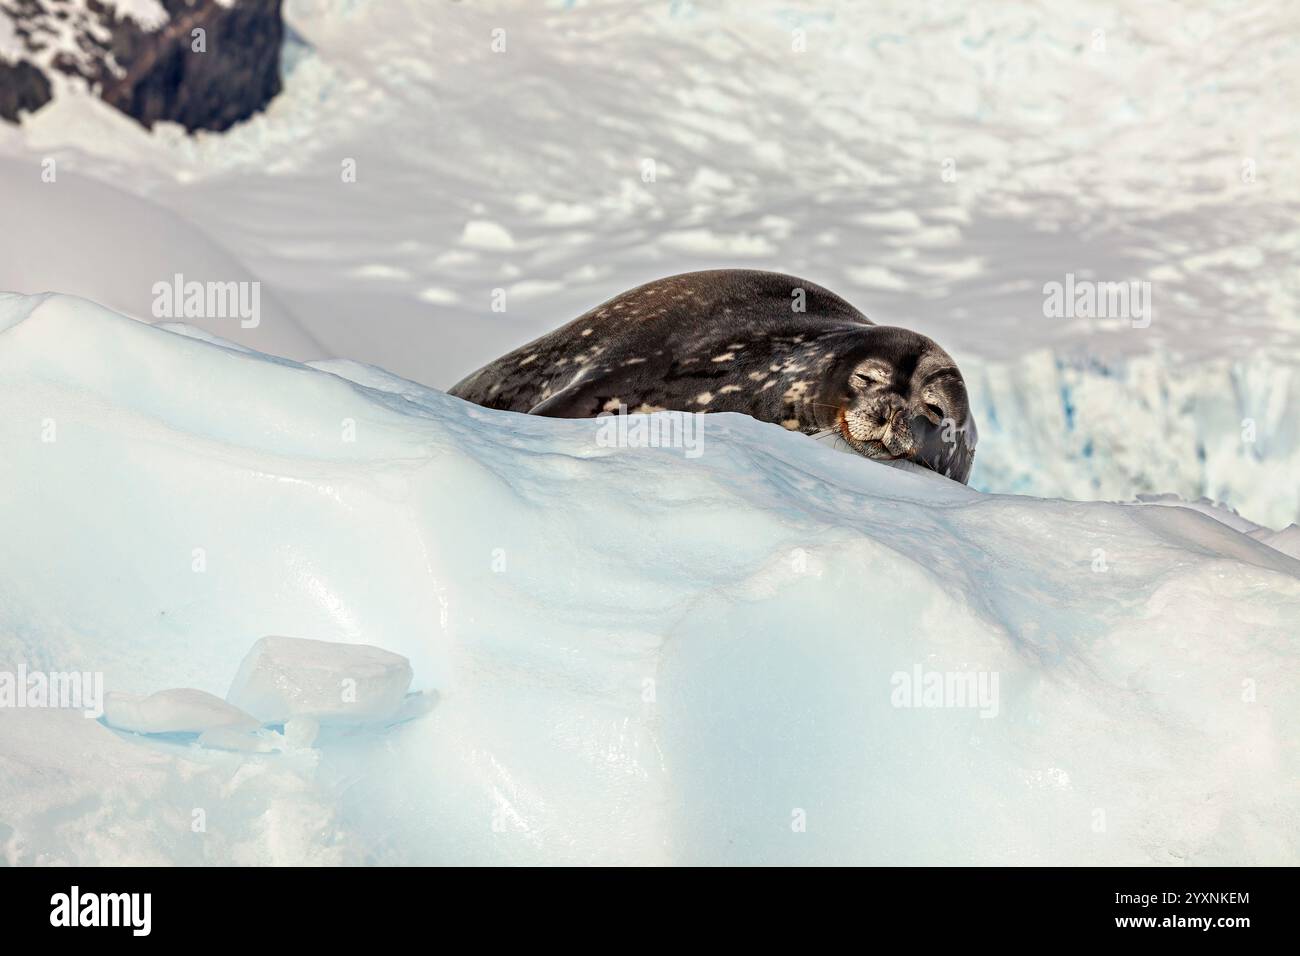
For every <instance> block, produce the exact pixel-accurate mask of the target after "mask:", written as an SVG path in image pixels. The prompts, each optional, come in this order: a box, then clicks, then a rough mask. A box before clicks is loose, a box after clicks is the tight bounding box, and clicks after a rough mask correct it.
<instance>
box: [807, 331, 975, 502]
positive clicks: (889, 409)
mask: <svg viewBox="0 0 1300 956" xmlns="http://www.w3.org/2000/svg"><path fill="white" fill-rule="evenodd" d="M831 385H832V389H833V390H834V394H833V395H832V396H829V397H830V398H831V404H832V406H833V407H834V408H835V409H836V415H835V427H836V428H837V430H838V431H839V434H840V435H841V436H842V437H843V438H844V440H845V441H846V442H847V443H848V444H849V446H850V447H851V448H852V449H853V450H854V451H856V452H857V453H858V454H860V455H865V456H866V457H868V458H874V459H877V460H885V461H894V460H899V459H906V460H909V461H914V462H916V463H917V464H919V465H924V466H925V467H926V468H930V469H932V470H934V471H937V472H939V474H941V475H947V476H948V477H949V478H952V479H954V480H955V481H960V482H962V483H963V484H965V483H966V481H967V479H969V478H970V470H971V464H972V463H973V462H974V460H975V443H976V441H978V438H979V436H978V434H977V432H976V430H975V421H974V419H972V418H971V413H970V402H969V400H968V399H967V397H966V383H965V381H964V380H963V379H962V377H961V372H960V371H958V369H957V363H955V362H954V361H953V360H952V358H951V357H950V356H949V355H948V353H947V352H945V351H944V350H943V349H941V348H939V346H938V345H936V344H935V343H934V341H933V340H931V339H928V338H926V337H925V336H924V335H919V334H917V333H916V332H910V331H908V330H907V329H899V328H891V327H889V326H875V327H873V328H871V329H869V330H866V331H865V332H864V334H863V337H862V340H861V342H860V343H859V344H857V345H855V347H854V348H852V349H850V350H849V352H848V353H846V354H845V355H843V356H842V357H841V360H840V361H839V362H837V363H836V374H834V375H833V376H832V383H831Z"/></svg>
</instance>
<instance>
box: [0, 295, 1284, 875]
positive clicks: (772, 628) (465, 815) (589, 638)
mask: <svg viewBox="0 0 1300 956" xmlns="http://www.w3.org/2000/svg"><path fill="white" fill-rule="evenodd" d="M0 407H3V409H4V414H3V415H0V447H3V448H4V449H5V454H4V455H3V456H0V527H2V528H4V530H5V533H4V534H3V535H0V668H3V667H5V666H9V667H11V668H12V667H13V666H16V664H17V663H18V662H23V663H25V664H26V666H27V667H28V669H46V670H50V671H55V670H74V669H75V670H79V671H95V672H102V673H103V674H104V686H105V687H106V688H107V689H108V690H110V691H114V692H117V693H131V694H150V693H153V692H155V691H157V690H158V689H160V688H171V687H193V688H197V689H199V690H204V691H207V692H209V693H212V694H222V693H224V692H225V691H226V689H227V686H228V682H229V680H230V676H231V675H232V674H234V673H235V672H236V670H237V669H238V667H239V664H240V662H241V660H242V659H243V657H244V656H245V655H246V652H247V650H248V648H247V644H246V642H244V641H238V640H232V639H231V635H239V634H295V635H299V634H309V635H312V637H313V638H314V639H320V640H324V641H337V642H343V643H346V644H350V645H358V644H370V645H374V646H378V647H383V648H386V649H388V650H390V651H392V652H393V653H396V654H400V655H402V656H403V657H406V658H408V659H409V660H410V662H411V669H412V674H413V676H412V681H411V683H412V687H413V689H415V690H419V691H426V692H431V691H437V694H436V696H435V695H433V694H428V695H426V696H425V697H422V698H420V699H421V700H423V701H425V702H426V712H424V713H423V714H422V715H421V716H419V717H418V718H417V719H414V720H408V721H406V722H404V723H399V724H396V725H393V726H384V727H383V728H382V729H380V730H376V731H374V732H366V733H358V734H354V735H334V736H332V737H331V736H329V735H327V734H325V733H324V732H322V733H321V735H320V737H319V738H316V737H315V735H314V734H313V733H312V730H313V728H312V727H311V725H301V724H298V723H297V721H296V719H295V720H291V721H290V722H289V724H287V725H286V726H285V730H284V734H283V736H282V738H281V739H280V740H278V741H275V742H271V743H268V742H266V741H263V743H265V744H266V746H267V747H268V749H269V748H270V747H272V746H273V747H274V748H275V749H277V750H279V751H280V752H278V753H273V754H272V753H252V754H247V753H240V752H238V751H235V750H230V751H223V750H217V749H213V748H212V747H194V746H192V745H190V746H185V747H178V746H177V745H175V744H172V743H165V742H162V741H156V740H154V739H153V738H150V737H137V736H123V735H119V734H116V733H114V732H113V731H112V730H110V729H109V728H107V727H105V726H104V725H102V724H100V723H98V722H95V721H92V720H87V719H85V718H84V717H82V716H81V714H80V713H79V712H76V711H66V710H33V709H24V710H8V709H7V710H4V711H0V820H3V821H4V823H5V824H6V825H7V826H8V827H9V828H10V835H9V837H8V838H7V840H6V841H5V843H4V844H3V846H0V854H3V856H4V858H5V859H6V860H8V861H9V862H15V863H32V862H42V863H127V862H133V863H166V862H171V863H203V862H209V863H215V862H234V863H280V864H320V863H343V862H351V863H359V862H373V863H434V862H445V863H451V862H455V863H592V862H606V863H667V862H690V863H722V862H735V863H742V862H743V863H800V862H802V863H829V862H839V863H848V862H856V863H998V864H1001V863H1053V864H1070V865H1085V864H1108V863H1110V864H1128V863H1134V864H1145V863H1162V864H1185V863H1192V864H1217V863H1223V864H1247V863H1250V864H1257V863H1281V864H1292V865H1294V864H1295V863H1297V862H1300V845H1298V843H1300V834H1297V829H1296V826H1295V817H1294V786H1295V780H1296V779H1297V776H1298V774H1300V756H1298V755H1297V752H1296V749H1295V747H1294V744H1293V742H1294V728H1295V726H1296V724H1297V719H1300V660H1298V658H1297V651H1296V644H1295V634H1296V626H1297V622H1298V621H1300V571H1298V569H1300V562H1296V561H1294V560H1292V559H1291V558H1289V557H1287V555H1285V554H1283V553H1282V552H1281V551H1279V550H1275V549H1273V548H1270V547H1268V546H1267V541H1266V540H1262V539H1261V538H1260V537H1259V535H1258V532H1259V531H1260V529H1255V530H1252V531H1250V532H1249V533H1245V532H1242V531H1239V530H1237V529H1236V528H1234V527H1232V526H1231V522H1230V521H1229V522H1227V523H1225V520H1220V518H1226V514H1220V515H1219V516H1218V517H1216V516H1215V515H1214V514H1211V513H1208V512H1210V511H1213V510H1214V509H1213V507H1211V506H1206V505H1198V506H1194V507H1181V506H1172V507H1171V506H1170V503H1169V502H1160V503H1142V502H1137V503H1127V504H1120V503H1099V502H1069V501H1056V500H1042V499H1036V498H1031V497H1010V496H1001V495H991V494H984V493H981V492H979V491H977V490H975V489H972V488H967V487H964V486H961V485H956V484H953V483H952V482H948V481H945V480H941V479H937V478H936V477H935V476H933V475H927V474H918V473H914V472H910V471H906V470H901V469H892V468H888V467H884V466H881V465H879V464H877V463H873V462H869V461H866V460H863V459H861V458H858V457H856V456H850V455H842V454H837V453H835V452H834V451H832V450H830V449H828V448H825V447H823V444H822V443H819V442H817V441H813V440H810V439H809V438H807V437H805V436H802V435H797V434H793V433H790V432H787V431H785V430H784V429H781V428H778V427H775V426H770V425H765V424H763V423H759V422H756V421H753V420H751V419H748V418H743V417H740V416H733V415H719V416H709V417H708V418H707V419H706V428H705V432H704V445H703V454H702V455H700V456H699V457H698V458H686V457H685V456H684V455H683V454H682V453H681V451H680V450H674V449H671V448H610V447H604V446H602V445H600V444H599V443H598V442H597V440H596V436H597V434H598V432H597V426H596V424H595V423H593V422H589V421H558V420H546V419H537V418H531V417H528V416H519V415H512V414H507V413H500V412H493V411H489V410H487V409H482V408H478V407H476V406H470V405H467V404H465V403H463V402H460V401H457V400H454V399H451V398H449V397H447V396H445V395H443V394H441V393H439V392H437V391H434V390H430V389H426V388H422V387H421V386H419V385H416V384H414V383H411V382H408V381H403V380H402V379H400V378H397V377H396V376H393V375H391V374H389V373H387V372H384V371H383V370H382V369H378V368H375V367H373V366H368V365H364V364H360V363H353V362H342V361H334V362H328V363H322V367H320V368H312V367H307V366H302V365H297V364H294V363H288V362H284V361H277V360H272V359H269V358H267V357H266V356H263V355H260V354H257V353H255V352H248V351H241V350H237V349H230V348H225V347H222V346H220V345H218V344H214V343H212V342H209V341H204V340H202V339H196V338H193V337H190V336H186V335H178V334H175V333H173V332H169V331H165V330H162V329H157V328H151V327H149V326H146V325H143V324H141V323H138V322H134V321H131V320H128V319H125V318H122V317H120V316H117V315H114V314H113V313H111V312H109V311H107V310H105V309H103V308H102V307H99V306H96V305H94V304H92V303H88V302H85V301H83V300H78V299H73V298H68V297H61V296H51V297H35V298H24V297H15V296H10V297H0ZM310 656H311V655H309V657H310ZM333 673H334V674H337V671H334V672H333ZM936 679H937V680H938V681H939V685H938V686H937V690H934V688H935V687H936V685H935V684H934V681H935V680H936ZM962 688H966V689H967V690H965V691H963V690H962ZM931 690H934V693H935V694H936V695H937V696H934V697H932V698H930V699H927V694H928V693H930V691H931ZM963 694H964V695H965V696H963ZM435 701H436V703H435ZM213 733H216V734H218V735H220V734H221V733H222V731H221V729H220V728H217V729H216V730H215V731H213ZM218 808H219V809H218ZM197 811H204V812H206V815H207V816H206V820H207V824H206V826H207V830H206V832H205V833H203V834H202V835H201V836H198V835H196V834H195V831H194V830H193V829H192V827H193V824H194V819H195V818H194V813H195V812H197Z"/></svg>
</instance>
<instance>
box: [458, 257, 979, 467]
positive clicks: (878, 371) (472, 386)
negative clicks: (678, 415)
mask: <svg viewBox="0 0 1300 956" xmlns="http://www.w3.org/2000/svg"><path fill="white" fill-rule="evenodd" d="M799 305H802V306H803V311H798V310H797V307H798V306H799ZM451 394H452V395H456V396H459V397H460V398H464V399H466V400H467V401H471V402H475V403H476V404H479V405H485V406H487V407H489V408H500V409H506V410H509V411H516V412H531V413H533V414H536V415H549V416H551V417H556V418H593V417H595V416H597V415H600V414H602V413H607V412H609V411H610V410H613V409H616V408H617V407H618V406H619V405H623V406H626V407H627V408H629V409H632V410H637V409H640V408H653V409H670V410H674V411H692V412H740V413H742V414H746V415H751V416H753V417H754V418H757V419H760V420H761V421H766V422H773V423H775V424H778V425H782V426H784V427H786V428H790V429H792V430H796V431H802V432H805V433H808V434H815V433H818V432H825V431H827V430H828V429H833V430H834V431H835V432H836V433H838V434H840V435H842V436H843V438H844V440H845V442H846V443H847V444H848V445H849V446H850V447H851V448H852V449H853V450H854V451H856V452H858V453H859V454H862V455H865V456H866V457H870V458H909V459H911V460H914V461H917V462H919V463H921V464H924V465H926V466H927V467H929V468H932V469H934V470H936V471H939V472H941V473H943V474H947V475H948V476H949V477H952V478H955V479H956V480H958V481H963V482H964V481H966V480H967V479H968V478H969V474H970V466H971V462H972V460H973V457H974V449H975V442H976V440H977V439H976V431H975V425H974V422H973V421H972V420H971V417H970V408H969V403H968V400H967V397H966V390H965V383H964V381H963V380H962V377H961V373H960V371H958V370H957V366H956V363H954V362H953V360H952V359H951V358H950V357H949V356H948V355H947V353H945V352H944V351H943V350H942V349H941V348H939V346H938V345H936V344H935V343H934V342H933V341H931V340H930V339H928V338H926V337H925V336H923V335H919V334H917V333H915V332H911V331H908V330H906V329H900V328H892V327H888V326H878V325H875V324H874V323H872V322H871V320H870V319H868V318H867V317H866V316H865V315H863V314H862V313H861V312H859V311H858V310H857V309H855V308H854V307H853V306H851V305H849V304H848V303H847V302H845V301H844V300H843V299H841V298H840V297H839V296H837V295H835V294H834V293H833V292H830V291H828V290H826V289H823V288H822V287H821V286H819V285H816V284H814V283H812V282H806V281H804V280H802V279H797V278H795V277H793V276H787V275H781V274H778V273H774V272H760V271H755V270H748V269H720V270H713V271H708V272H689V273H684V274H682V275H675V276H669V277H668V278H665V279H658V280H656V281H654V282H649V283H647V284H645V285H642V286H638V287H637V288H635V289H632V290H630V291H628V292H624V293H622V294H620V295H617V296H615V297H614V298H612V299H610V300H609V301H608V302H604V303H602V304H600V305H598V306H596V307H595V308H594V309H592V310H591V311H589V312H587V313H585V314H584V315H581V316H579V317H578V318H576V319H574V320H573V321H572V322H570V323H568V324H567V325H564V326H562V327H560V328H558V329H556V330H555V331H554V332H550V333H548V334H546V335H543V336H542V337H541V338H539V339H537V340H536V341H533V342H530V343H528V344H527V345H525V346H523V347H521V348H518V349H516V350H515V351H513V352H511V353H510V354H508V355H505V356H502V357H501V358H499V359H497V360H496V361H495V362H491V363H489V364H488V365H486V366H484V367H483V368H481V369H479V370H478V371H477V372H474V373H473V374H472V375H470V376H468V377H467V378H465V379H464V380H463V381H461V382H459V383H457V384H456V385H455V386H454V387H453V388H452V389H451Z"/></svg>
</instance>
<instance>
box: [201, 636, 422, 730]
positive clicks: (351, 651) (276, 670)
mask: <svg viewBox="0 0 1300 956" xmlns="http://www.w3.org/2000/svg"><path fill="white" fill-rule="evenodd" d="M411 676H412V675H411V663H410V661H408V660H407V659H406V658H405V657H402V656H401V655H399V654H390V653H389V652H388V651H385V650H383V649H382V648H378V647H368V646H366V645H363V644H338V643H331V642H329V641H312V640H306V639H303V638H294V637H264V638H262V639H261V640H259V641H258V642H257V643H256V644H254V645H253V648H252V650H250V651H249V652H248V656H247V657H245V658H244V661H243V663H242V664H240V665H239V673H238V674H236V675H235V679H234V682H233V683H232V684H231V685H230V692H229V693H228V694H226V699H227V700H228V701H230V703H231V704H233V705H235V706H236V707H240V708H242V709H244V710H246V711H248V712H249V713H251V714H255V715H256V716H257V718H258V719H259V720H260V721H262V723H264V724H284V723H288V722H291V721H292V719H293V718H305V719H307V720H308V721H315V722H318V723H343V724H350V723H356V724H359V723H370V722H381V721H386V720H391V719H393V718H394V717H396V716H397V714H398V712H399V710H400V709H401V706H402V699H403V698H404V697H405V696H406V690H407V688H408V687H410V685H411ZM309 726H310V724H308V723H304V724H300V725H299V726H298V729H299V730H303V731H305V730H306V728H307V727H309ZM310 736H311V737H314V736H315V733H314V732H312V733H311V734H310Z"/></svg>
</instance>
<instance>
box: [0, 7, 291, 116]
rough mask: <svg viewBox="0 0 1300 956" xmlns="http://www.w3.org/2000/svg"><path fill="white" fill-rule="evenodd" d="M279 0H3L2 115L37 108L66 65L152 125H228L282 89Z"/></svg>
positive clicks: (74, 74)
mask: <svg viewBox="0 0 1300 956" xmlns="http://www.w3.org/2000/svg"><path fill="white" fill-rule="evenodd" d="M281 2H282V0H193V2H189V0H132V2H131V3H130V4H129V5H126V4H119V3H118V2H116V0H0V30H5V29H6V28H8V35H9V42H8V43H5V44H3V45H0V116H2V117H4V118H5V119H8V120H11V121H12V120H16V119H17V118H18V115H19V113H21V112H23V111H33V110H37V109H39V108H40V107H41V106H43V105H44V104H45V103H46V102H48V101H49V99H50V98H51V87H52V84H51V82H50V77H51V76H52V75H53V74H55V73H59V74H62V75H64V76H66V77H69V78H70V79H71V81H72V82H74V83H84V84H85V86H86V87H87V88H88V89H90V90H92V91H93V92H95V93H96V94H97V95H99V96H100V97H101V98H102V99H103V100H104V102H106V103H108V104H109V105H111V106H113V107H116V108H117V109H119V110H121V111H122V112H123V113H126V114H127V115H128V116H131V117H134V118H135V119H136V120H138V121H139V122H140V123H141V124H143V125H144V126H146V127H152V126H153V124H154V123H157V122H160V121H168V122H173V123H179V124H181V125H182V126H184V127H185V128H186V129H187V130H189V131H191V132H193V131H194V130H198V129H209V130H223V129H226V128H228V127H230V126H232V125H234V124H235V123H238V122H239V121H240V120H244V119H247V118H248V117H249V116H252V115H253V114H254V113H256V112H258V111H259V110H261V109H263V108H264V107H265V106H266V105H267V103H269V102H270V101H271V100H272V99H273V98H274V97H275V96H276V94H278V93H279V92H280V46H281V43H282V42H283V39H284V21H283V18H282V16H281ZM6 20H7V21H8V23H6V22H5V21H6ZM4 35H5V34H3V33H0V36H4Z"/></svg>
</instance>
